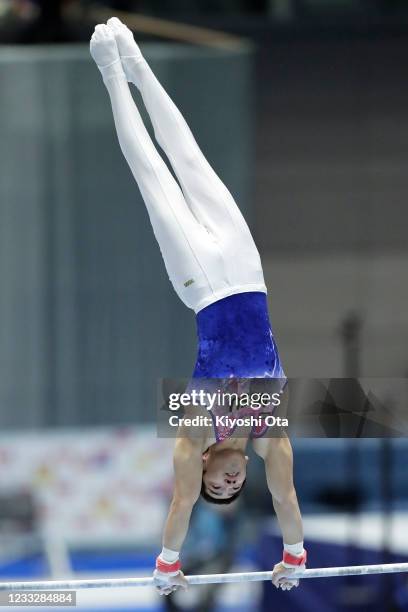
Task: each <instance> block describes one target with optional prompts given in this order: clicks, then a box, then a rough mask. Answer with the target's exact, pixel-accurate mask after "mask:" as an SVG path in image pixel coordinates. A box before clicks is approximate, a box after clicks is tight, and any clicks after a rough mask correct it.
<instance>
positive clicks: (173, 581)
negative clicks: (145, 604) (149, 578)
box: [153, 569, 188, 595]
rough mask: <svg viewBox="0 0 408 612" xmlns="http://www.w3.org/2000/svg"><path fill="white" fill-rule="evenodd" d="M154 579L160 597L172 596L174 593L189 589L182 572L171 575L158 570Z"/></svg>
mask: <svg viewBox="0 0 408 612" xmlns="http://www.w3.org/2000/svg"><path fill="white" fill-rule="evenodd" d="M153 578H154V582H155V584H156V590H157V591H158V593H159V595H170V593H173V591H177V590H178V589H183V590H186V589H187V587H188V582H187V580H186V578H185V576H184V574H183V572H182V571H181V570H179V571H178V572H177V573H176V574H175V573H171V574H169V573H167V572H162V571H160V570H159V569H156V570H154V572H153Z"/></svg>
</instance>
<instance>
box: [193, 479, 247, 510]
mask: <svg viewBox="0 0 408 612" xmlns="http://www.w3.org/2000/svg"><path fill="white" fill-rule="evenodd" d="M245 483H246V478H245V480H244V482H243V483H242V485H241V488H240V490H239V491H237V492H236V493H234V495H231V497H224V498H221V497H219V498H218V497H213V496H212V495H210V494H209V493H207V491H206V490H205V484H204V478H203V480H202V483H201V491H200V493H201V497H202V498H203V499H205V501H206V502H208V503H209V504H231V503H232V502H233V501H235V500H236V499H237V498H238V497H239V496H240V494H241V491H242V489H243V488H244V486H245Z"/></svg>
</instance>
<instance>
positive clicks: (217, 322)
mask: <svg viewBox="0 0 408 612" xmlns="http://www.w3.org/2000/svg"><path fill="white" fill-rule="evenodd" d="M197 335H198V355H197V362H196V365H195V369H194V373H193V377H194V378H229V377H237V378H282V379H285V374H284V371H283V369H282V366H281V363H280V360H279V353H278V348H277V346H276V343H275V340H274V338H273V333H272V329H271V324H270V322H269V315H268V305H267V298H266V294H265V293H262V292H249V293H238V294H236V295H231V296H229V297H226V298H224V299H222V300H219V301H218V302H214V303H213V304H210V306H207V307H206V308H203V310H200V312H198V314H197Z"/></svg>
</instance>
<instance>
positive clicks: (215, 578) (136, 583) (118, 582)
mask: <svg viewBox="0 0 408 612" xmlns="http://www.w3.org/2000/svg"><path fill="white" fill-rule="evenodd" d="M397 572H408V563H386V564H383V565H351V566H349V567H321V568H315V569H307V570H306V571H305V572H303V573H296V572H294V573H293V574H291V578H293V579H298V578H301V579H304V578H335V577H338V576H363V575H368V574H395V573H397ZM271 578H272V571H268V572H243V573H238V574H203V575H201V576H200V575H198V576H187V581H188V583H189V584H220V583H224V582H259V581H262V580H271ZM156 584H157V583H156V581H155V580H154V578H152V577H148V578H100V579H94V580H48V581H47V580H46V581H43V582H31V581H30V582H0V591H44V590H46V591H51V590H56V591H70V590H73V591H76V590H79V589H111V588H125V587H142V586H156Z"/></svg>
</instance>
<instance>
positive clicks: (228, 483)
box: [203, 448, 248, 499]
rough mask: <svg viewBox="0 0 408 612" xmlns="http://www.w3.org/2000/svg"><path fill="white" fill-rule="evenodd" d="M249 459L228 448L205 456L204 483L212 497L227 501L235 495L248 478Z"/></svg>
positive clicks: (207, 453) (209, 452) (208, 452)
mask: <svg viewBox="0 0 408 612" xmlns="http://www.w3.org/2000/svg"><path fill="white" fill-rule="evenodd" d="M247 461H248V457H246V455H245V454H244V453H243V452H242V451H240V450H233V449H230V448H227V449H225V450H222V451H217V452H215V453H212V452H211V450H209V451H207V452H206V453H204V455H203V481H204V485H205V489H206V492H207V493H208V494H209V495H211V497H214V498H218V499H227V498H228V497H232V495H235V493H237V492H238V491H239V490H240V489H241V487H242V484H243V482H244V480H245V478H246V466H247Z"/></svg>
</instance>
